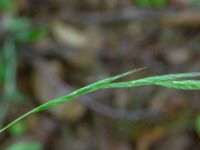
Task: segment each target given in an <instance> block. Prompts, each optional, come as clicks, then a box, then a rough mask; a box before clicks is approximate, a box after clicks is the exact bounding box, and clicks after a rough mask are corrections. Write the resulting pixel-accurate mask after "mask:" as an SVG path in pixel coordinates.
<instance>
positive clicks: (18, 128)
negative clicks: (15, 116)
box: [9, 122, 27, 136]
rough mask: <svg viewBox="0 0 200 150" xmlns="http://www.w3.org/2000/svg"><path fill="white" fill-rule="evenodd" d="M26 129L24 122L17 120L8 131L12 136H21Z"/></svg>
mask: <svg viewBox="0 0 200 150" xmlns="http://www.w3.org/2000/svg"><path fill="white" fill-rule="evenodd" d="M26 131H27V126H26V124H25V123H24V122H18V123H17V124H15V125H14V126H12V127H11V128H10V129H9V132H10V134H11V135H12V136H21V135H23V134H25V133H26Z"/></svg>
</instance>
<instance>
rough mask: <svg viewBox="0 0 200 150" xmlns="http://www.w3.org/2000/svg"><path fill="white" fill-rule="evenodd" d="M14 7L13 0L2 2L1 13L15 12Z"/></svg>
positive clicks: (3, 0)
mask: <svg viewBox="0 0 200 150" xmlns="http://www.w3.org/2000/svg"><path fill="white" fill-rule="evenodd" d="M13 10H14V5H13V2H12V0H0V11H13Z"/></svg>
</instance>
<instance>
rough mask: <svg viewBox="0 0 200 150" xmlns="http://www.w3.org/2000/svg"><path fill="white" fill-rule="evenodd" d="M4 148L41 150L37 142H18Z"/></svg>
mask: <svg viewBox="0 0 200 150" xmlns="http://www.w3.org/2000/svg"><path fill="white" fill-rule="evenodd" d="M6 150H42V144H41V143H39V142H25V141H24V142H18V143H15V144H13V145H11V146H10V147H8V148H7V149H6Z"/></svg>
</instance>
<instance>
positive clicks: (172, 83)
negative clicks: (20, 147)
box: [0, 68, 200, 132]
mask: <svg viewBox="0 0 200 150" xmlns="http://www.w3.org/2000/svg"><path fill="white" fill-rule="evenodd" d="M142 69H144V68H140V69H135V70H132V71H129V72H126V73H122V74H119V75H117V76H114V77H110V78H107V79H104V80H101V81H98V82H95V83H92V84H90V85H88V86H85V87H83V88H80V89H78V90H76V91H74V92H72V93H70V94H69V95H66V96H63V97H60V98H57V99H54V100H52V101H49V102H47V103H45V104H42V105H40V106H38V107H36V108H34V109H33V110H31V111H29V112H27V113H25V114H24V115H22V116H20V117H19V118H17V119H16V120H14V121H13V122H11V123H9V124H8V125H7V126H5V127H4V128H2V129H1V130H0V132H3V131H5V130H6V129H8V128H9V127H10V126H12V125H14V124H16V123H17V122H19V121H20V120H22V119H24V118H25V117H27V116H29V115H31V114H33V113H36V112H39V111H42V110H45V109H48V108H50V107H53V106H56V105H58V104H60V103H63V102H68V101H72V100H74V99H75V98H76V97H79V96H81V95H85V94H87V93H90V92H93V91H96V90H99V89H106V88H133V87H139V86H149V85H156V86H162V87H167V88H173V89H181V90H200V81H199V80H191V79H188V78H193V77H199V76H200V72H193V73H177V74H168V75H158V76H153V77H146V78H142V79H137V80H133V81H126V82H114V81H116V80H117V79H120V78H123V77H125V76H127V75H130V74H132V73H135V72H138V71H140V70H142Z"/></svg>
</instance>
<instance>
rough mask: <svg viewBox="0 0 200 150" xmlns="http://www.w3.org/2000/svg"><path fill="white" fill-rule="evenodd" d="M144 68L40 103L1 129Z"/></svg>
mask: <svg viewBox="0 0 200 150" xmlns="http://www.w3.org/2000/svg"><path fill="white" fill-rule="evenodd" d="M142 69H145V67H143V68H139V69H135V70H132V71H129V72H126V73H122V74H119V75H117V76H114V77H111V78H107V79H104V80H101V81H98V82H95V83H93V84H90V85H88V86H85V87H83V88H80V89H78V90H76V91H74V92H72V93H71V94H69V95H67V96H63V97H60V98H57V99H54V100H52V101H50V102H47V103H45V104H43V105H40V106H38V107H36V108H34V109H33V110H31V111H29V112H27V113H26V114H24V115H22V116H20V117H19V118H17V119H16V120H14V121H13V122H11V123H10V124H8V125H7V126H5V127H4V128H2V129H1V130H0V132H3V131H4V130H6V129H7V128H9V127H10V126H12V125H14V124H16V123H17V122H19V121H20V120H22V119H23V118H25V117H27V116H29V115H31V114H33V113H35V112H39V111H42V110H45V109H47V108H50V107H53V106H56V105H58V104H60V103H63V102H67V101H71V100H73V99H74V98H76V97H78V96H81V95H84V94H87V93H89V92H93V91H95V90H98V89H100V88H102V87H103V86H105V85H106V84H109V83H111V82H113V81H115V80H117V79H120V78H122V77H125V76H127V75H129V74H132V73H135V72H138V71H140V70H142Z"/></svg>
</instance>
